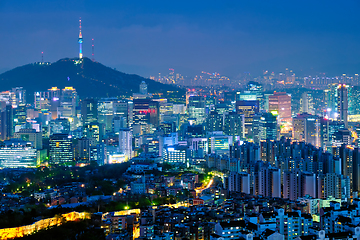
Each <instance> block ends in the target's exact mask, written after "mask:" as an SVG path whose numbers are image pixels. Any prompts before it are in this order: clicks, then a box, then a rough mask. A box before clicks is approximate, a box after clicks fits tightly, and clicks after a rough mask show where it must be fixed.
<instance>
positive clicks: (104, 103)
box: [97, 98, 126, 131]
mask: <svg viewBox="0 0 360 240" xmlns="http://www.w3.org/2000/svg"><path fill="white" fill-rule="evenodd" d="M117 101H118V100H117V99H116V98H102V99H100V100H99V101H98V102H97V109H98V121H99V123H102V124H104V125H105V129H106V130H107V131H111V129H112V127H113V125H112V124H113V118H114V102H117ZM125 127H126V126H125Z"/></svg>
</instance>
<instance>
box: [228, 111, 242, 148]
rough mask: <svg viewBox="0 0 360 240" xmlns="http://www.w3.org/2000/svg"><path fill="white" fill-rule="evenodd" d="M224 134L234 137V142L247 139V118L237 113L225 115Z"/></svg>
mask: <svg viewBox="0 0 360 240" xmlns="http://www.w3.org/2000/svg"><path fill="white" fill-rule="evenodd" d="M224 133H225V134H226V135H228V136H232V138H233V142H235V141H236V140H243V139H245V117H244V115H241V114H237V113H235V112H229V113H228V114H225V118H224Z"/></svg>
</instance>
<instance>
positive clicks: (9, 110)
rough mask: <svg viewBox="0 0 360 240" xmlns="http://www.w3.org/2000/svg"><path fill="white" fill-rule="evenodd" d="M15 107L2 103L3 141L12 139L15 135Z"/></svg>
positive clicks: (0, 111) (0, 105) (0, 128)
mask: <svg viewBox="0 0 360 240" xmlns="http://www.w3.org/2000/svg"><path fill="white" fill-rule="evenodd" d="M13 118H14V116H13V107H12V105H10V104H6V102H0V136H1V139H2V140H6V139H10V138H11V137H12V136H13V133H14V129H13V128H14V127H13V125H14V119H13Z"/></svg>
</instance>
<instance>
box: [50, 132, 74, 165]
mask: <svg viewBox="0 0 360 240" xmlns="http://www.w3.org/2000/svg"><path fill="white" fill-rule="evenodd" d="M49 160H50V163H52V164H58V165H70V164H71V163H73V161H74V153H73V146H72V138H71V137H70V136H69V135H68V134H61V133H58V134H53V135H51V136H50V140H49Z"/></svg>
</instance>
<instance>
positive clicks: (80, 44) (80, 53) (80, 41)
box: [78, 18, 83, 59]
mask: <svg viewBox="0 0 360 240" xmlns="http://www.w3.org/2000/svg"><path fill="white" fill-rule="evenodd" d="M78 43H79V47H80V49H79V59H82V57H83V53H82V43H83V38H82V34H81V18H80V19H79V39H78Z"/></svg>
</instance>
